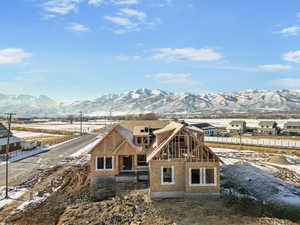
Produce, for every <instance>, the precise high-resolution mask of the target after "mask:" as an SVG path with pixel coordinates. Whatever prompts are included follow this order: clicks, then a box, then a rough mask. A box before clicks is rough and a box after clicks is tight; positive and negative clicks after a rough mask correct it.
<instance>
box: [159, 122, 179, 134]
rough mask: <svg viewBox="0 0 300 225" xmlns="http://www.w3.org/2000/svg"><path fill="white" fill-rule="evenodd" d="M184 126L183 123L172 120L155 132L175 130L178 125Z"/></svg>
mask: <svg viewBox="0 0 300 225" xmlns="http://www.w3.org/2000/svg"><path fill="white" fill-rule="evenodd" d="M182 126H183V124H181V123H176V122H171V123H169V124H168V125H167V126H165V127H163V128H161V129H159V130H156V131H154V132H153V133H154V134H155V135H156V134H159V133H163V132H166V131H171V130H175V129H177V128H178V127H180V128H181V127H182Z"/></svg>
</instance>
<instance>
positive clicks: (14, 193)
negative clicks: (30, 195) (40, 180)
mask: <svg viewBox="0 0 300 225" xmlns="http://www.w3.org/2000/svg"><path fill="white" fill-rule="evenodd" d="M26 191H27V189H26V188H15V187H8V196H9V198H7V199H4V197H5V186H2V187H0V210H1V209H3V208H4V207H5V206H7V205H9V204H11V203H12V202H13V201H15V200H18V199H19V198H20V197H21V196H22V195H23V194H24V193H25V192H26Z"/></svg>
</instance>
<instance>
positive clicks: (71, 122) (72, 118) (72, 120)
mask: <svg viewBox="0 0 300 225" xmlns="http://www.w3.org/2000/svg"><path fill="white" fill-rule="evenodd" d="M67 119H68V120H69V121H70V124H73V122H74V119H75V117H74V115H68V117H67Z"/></svg>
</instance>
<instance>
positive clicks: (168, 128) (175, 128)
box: [147, 122, 223, 163]
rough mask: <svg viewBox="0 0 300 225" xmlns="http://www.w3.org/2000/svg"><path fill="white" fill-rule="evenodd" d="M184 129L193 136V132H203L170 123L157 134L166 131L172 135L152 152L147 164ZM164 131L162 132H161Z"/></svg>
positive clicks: (148, 156)
mask: <svg viewBox="0 0 300 225" xmlns="http://www.w3.org/2000/svg"><path fill="white" fill-rule="evenodd" d="M183 128H185V131H186V132H188V133H190V134H191V135H192V132H195V131H196V132H201V133H203V132H202V130H201V129H199V128H197V127H193V126H187V125H184V124H180V123H176V122H172V123H170V124H169V125H168V126H166V127H165V128H162V129H160V130H158V131H155V132H156V133H160V132H166V131H172V130H173V132H172V134H171V135H170V136H169V137H168V138H167V139H166V140H164V141H163V142H162V143H161V144H160V145H159V146H158V147H157V148H156V149H154V150H153V151H152V152H150V153H149V154H148V155H147V162H149V161H150V160H152V159H153V157H155V156H156V155H157V153H159V152H160V151H161V150H162V149H163V147H165V146H166V145H167V144H168V143H169V142H170V141H171V140H172V138H173V137H174V136H175V135H176V134H177V133H178V132H180V131H181V130H182V129H183ZM161 130H162V131H161ZM196 141H197V142H199V140H198V139H196ZM204 147H205V150H206V151H207V152H210V153H211V154H213V155H214V157H215V158H216V159H217V160H218V161H219V162H221V163H223V161H222V160H221V159H220V158H219V157H218V156H217V155H216V154H215V153H214V152H213V151H212V150H211V149H210V148H209V147H207V146H204Z"/></svg>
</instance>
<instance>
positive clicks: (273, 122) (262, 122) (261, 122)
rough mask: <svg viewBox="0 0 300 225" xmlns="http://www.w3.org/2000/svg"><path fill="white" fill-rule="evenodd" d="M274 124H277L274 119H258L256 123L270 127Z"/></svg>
mask: <svg viewBox="0 0 300 225" xmlns="http://www.w3.org/2000/svg"><path fill="white" fill-rule="evenodd" d="M275 124H277V123H276V122H275V121H260V122H259V123H258V125H259V126H270V127H273V126H274V125H275Z"/></svg>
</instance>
